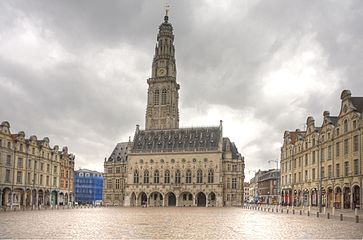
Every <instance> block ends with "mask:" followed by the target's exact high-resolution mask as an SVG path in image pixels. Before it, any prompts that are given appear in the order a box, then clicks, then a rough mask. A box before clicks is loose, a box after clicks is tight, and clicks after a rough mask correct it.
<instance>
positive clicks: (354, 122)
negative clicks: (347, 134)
mask: <svg viewBox="0 0 363 240" xmlns="http://www.w3.org/2000/svg"><path fill="white" fill-rule="evenodd" d="M356 128H357V120H354V121H353V129H356Z"/></svg>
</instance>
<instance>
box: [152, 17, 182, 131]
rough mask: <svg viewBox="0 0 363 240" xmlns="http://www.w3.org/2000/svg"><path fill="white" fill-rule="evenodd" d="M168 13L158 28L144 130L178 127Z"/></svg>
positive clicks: (177, 99)
mask: <svg viewBox="0 0 363 240" xmlns="http://www.w3.org/2000/svg"><path fill="white" fill-rule="evenodd" d="M168 20H169V17H168V10H166V14H165V17H164V22H163V23H162V24H161V25H160V26H159V33H158V36H157V43H156V46H155V55H154V59H153V63H152V71H151V78H149V79H148V80H147V83H148V84H149V88H148V94H147V107H146V116H145V129H146V130H148V129H170V128H178V127H179V107H178V101H179V93H178V91H179V88H180V86H179V84H178V83H177V82H176V65H175V47H174V44H173V42H174V35H173V27H172V25H171V24H170V23H169V22H168Z"/></svg>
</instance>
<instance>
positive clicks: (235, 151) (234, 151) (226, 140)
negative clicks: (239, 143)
mask: <svg viewBox="0 0 363 240" xmlns="http://www.w3.org/2000/svg"><path fill="white" fill-rule="evenodd" d="M228 144H229V147H230V151H231V152H232V159H238V156H239V153H238V149H237V147H236V145H235V144H234V142H231V140H229V138H223V148H222V149H223V152H226V151H227V150H228V149H227V145H228Z"/></svg>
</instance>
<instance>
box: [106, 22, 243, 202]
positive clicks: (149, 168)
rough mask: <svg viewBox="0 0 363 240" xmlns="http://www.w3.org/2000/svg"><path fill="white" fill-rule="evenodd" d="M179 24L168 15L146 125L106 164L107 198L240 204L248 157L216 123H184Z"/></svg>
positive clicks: (159, 40)
mask: <svg viewBox="0 0 363 240" xmlns="http://www.w3.org/2000/svg"><path fill="white" fill-rule="evenodd" d="M173 41H174V35H173V28H172V26H171V24H170V23H169V22H168V16H165V18H164V22H163V23H162V24H161V25H160V27H159V34H158V37H157V45H156V48H155V55H154V59H153V64H152V73H151V78H149V79H148V80H147V83H148V85H149V89H148V95H147V96H148V100H147V106H146V121H145V130H141V129H140V127H139V126H138V125H137V126H136V130H135V135H134V138H133V141H131V139H130V140H129V142H125V143H119V144H117V146H116V148H115V150H114V151H113V152H112V154H111V156H110V157H109V158H108V159H105V163H104V168H105V174H104V184H105V187H104V202H105V204H113V205H121V206H240V205H241V204H242V203H243V182H244V158H243V157H242V156H241V154H240V153H238V150H237V148H236V146H235V144H234V143H233V142H231V141H230V140H229V139H228V138H224V137H223V127H222V121H220V124H219V126H215V127H198V128H179V110H178V109H179V108H178V101H179V95H178V90H179V88H180V86H179V84H177V82H176V65H175V47H174V45H173Z"/></svg>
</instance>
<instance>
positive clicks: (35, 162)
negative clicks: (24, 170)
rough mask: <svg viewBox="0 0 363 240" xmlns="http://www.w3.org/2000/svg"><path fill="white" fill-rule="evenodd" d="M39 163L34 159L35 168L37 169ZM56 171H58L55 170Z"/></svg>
mask: <svg viewBox="0 0 363 240" xmlns="http://www.w3.org/2000/svg"><path fill="white" fill-rule="evenodd" d="M37 165H38V162H37V161H34V170H36V169H37ZM54 173H56V172H54Z"/></svg>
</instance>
